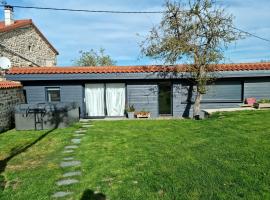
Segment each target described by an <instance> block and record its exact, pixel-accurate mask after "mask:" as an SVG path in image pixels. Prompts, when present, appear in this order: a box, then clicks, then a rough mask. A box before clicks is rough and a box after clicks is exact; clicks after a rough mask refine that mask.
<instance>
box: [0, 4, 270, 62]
mask: <svg viewBox="0 0 270 200" xmlns="http://www.w3.org/2000/svg"><path fill="white" fill-rule="evenodd" d="M6 2H7V3H8V4H10V5H22V6H39V7H57V8H72V9H90V10H123V11H160V10H163V9H164V7H163V5H164V0H102V1H100V0H91V1H89V0H6ZM219 4H222V6H224V7H225V8H226V10H227V12H229V13H231V14H233V15H234V16H235V19H234V23H235V26H236V27H238V28H240V29H243V30H246V31H248V32H251V33H253V34H256V35H258V36H261V37H264V38H267V39H269V40H270V12H269V8H270V0H257V1H254V0H219ZM14 17H15V19H33V21H34V23H35V25H36V26H37V27H38V28H39V29H40V30H41V32H42V33H43V34H44V35H45V36H46V37H47V39H48V40H49V41H50V43H51V44H52V45H53V46H54V47H55V48H56V49H57V50H58V52H59V54H60V55H59V56H58V58H57V65H59V66H72V65H74V60H76V59H77V58H78V57H79V55H80V54H79V51H81V50H82V51H89V50H90V49H95V50H98V49H100V48H104V49H105V50H106V51H105V52H106V53H107V54H108V55H110V56H111V57H112V58H113V59H114V60H115V61H117V65H150V64H162V61H157V60H153V59H150V58H146V57H143V56H142V55H141V53H140V43H141V42H142V41H143V40H144V38H145V37H146V35H147V34H148V33H149V31H150V29H151V28H152V27H153V26H155V25H157V24H158V23H159V22H160V20H161V17H162V15H161V14H141V15H138V14H129V15H124V14H104V13H82V12H65V11H46V10H34V9H19V8H15V9H14ZM0 20H3V11H1V15H0ZM262 60H270V43H269V42H268V43H267V42H266V41H262V40H259V39H256V38H253V37H247V38H246V39H244V40H240V41H237V42H235V43H233V44H231V45H230V46H229V48H228V50H226V52H225V60H224V62H226V63H240V62H241V63H243V62H244V63H246V62H260V61H262ZM180 63H181V61H180Z"/></svg>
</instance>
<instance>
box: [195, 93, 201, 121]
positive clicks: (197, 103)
mask: <svg viewBox="0 0 270 200" xmlns="http://www.w3.org/2000/svg"><path fill="white" fill-rule="evenodd" d="M201 99H202V94H201V93H200V92H197V95H196V98H195V102H194V106H193V118H194V119H196V120H198V119H200V110H201Z"/></svg>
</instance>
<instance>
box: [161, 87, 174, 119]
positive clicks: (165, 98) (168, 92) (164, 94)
mask: <svg viewBox="0 0 270 200" xmlns="http://www.w3.org/2000/svg"><path fill="white" fill-rule="evenodd" d="M171 97H172V87H171V83H170V82H164V83H160V84H159V95H158V98H159V114H160V115H171V114H172V99H171Z"/></svg>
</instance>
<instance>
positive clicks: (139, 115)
mask: <svg viewBox="0 0 270 200" xmlns="http://www.w3.org/2000/svg"><path fill="white" fill-rule="evenodd" d="M136 117H137V118H150V112H139V113H136Z"/></svg>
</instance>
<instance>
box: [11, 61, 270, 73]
mask: <svg viewBox="0 0 270 200" xmlns="http://www.w3.org/2000/svg"><path fill="white" fill-rule="evenodd" d="M252 70H270V63H242V64H220V65H217V66H216V67H215V71H252ZM185 71H187V67H186V66H185V65H175V66H172V65H169V66H162V65H153V66H95V67H90V66H89V67H75V66H73V67H21V68H11V69H10V70H9V71H8V72H7V74H105V73H149V72H185Z"/></svg>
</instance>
